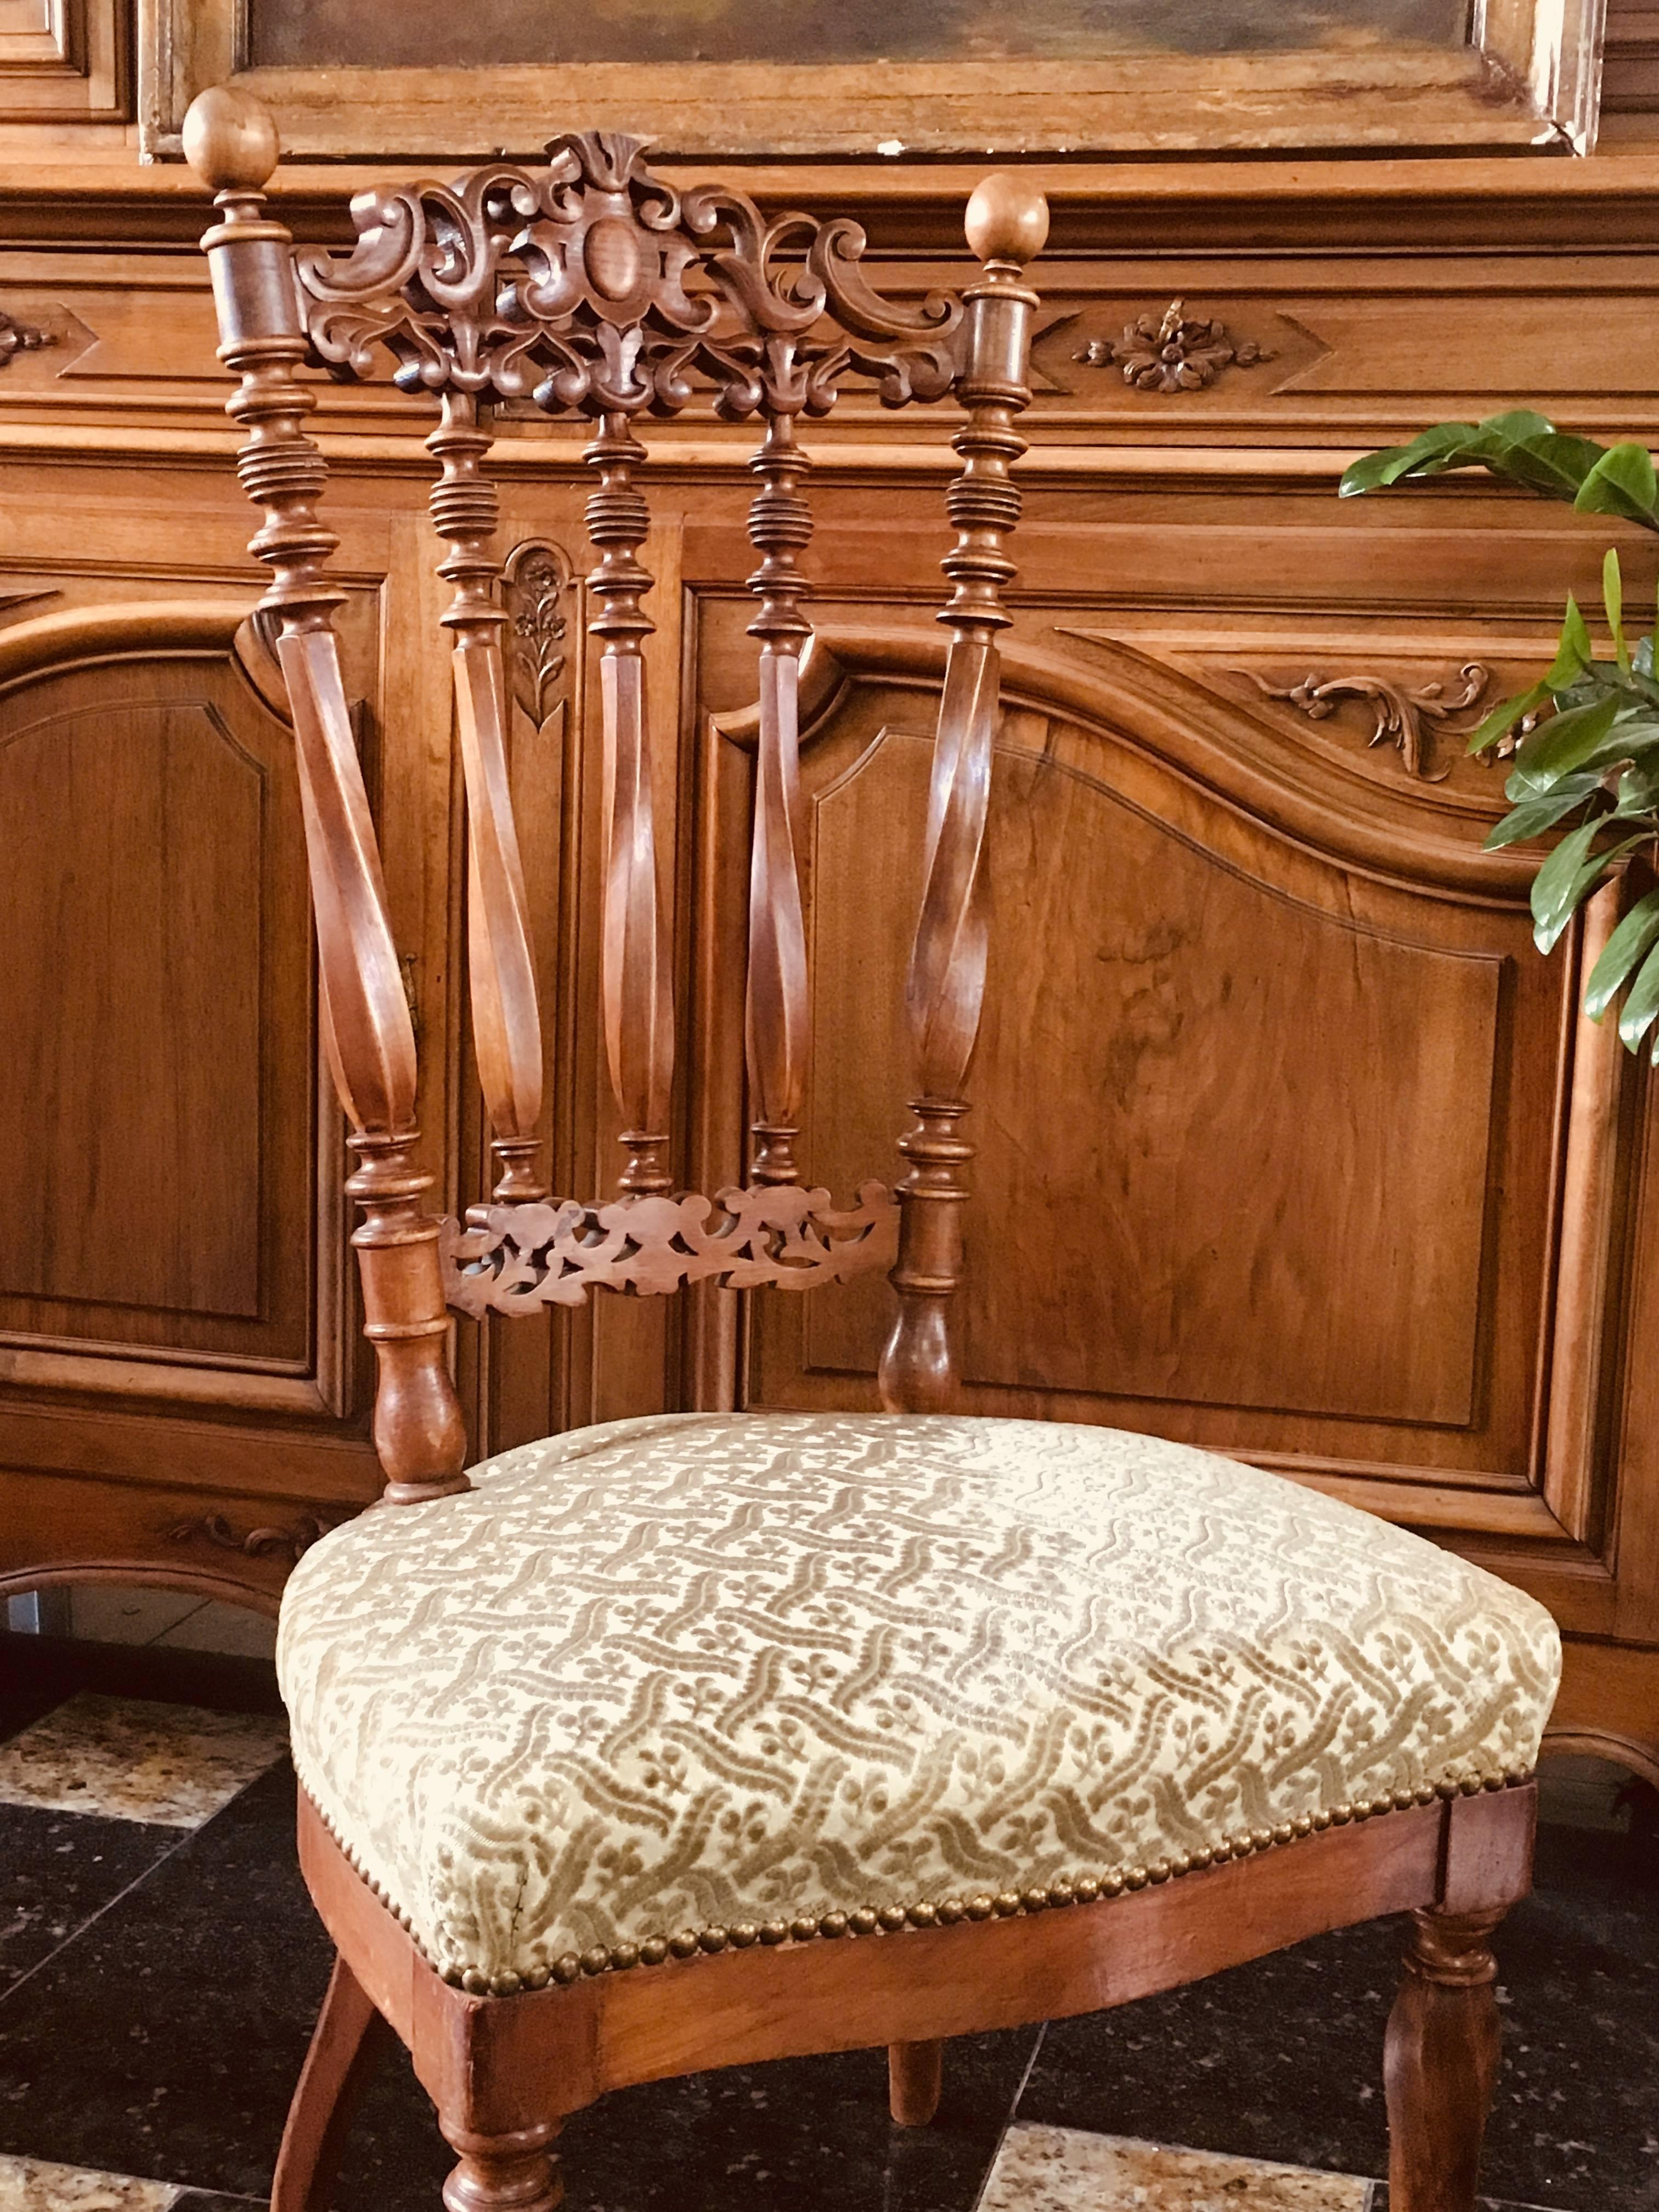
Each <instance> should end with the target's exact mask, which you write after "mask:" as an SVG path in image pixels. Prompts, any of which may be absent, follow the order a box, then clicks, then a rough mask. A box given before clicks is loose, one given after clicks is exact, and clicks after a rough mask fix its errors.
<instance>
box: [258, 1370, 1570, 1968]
mask: <svg viewBox="0 0 1659 2212" xmlns="http://www.w3.org/2000/svg"><path fill="white" fill-rule="evenodd" d="M473 1479H474V1480H475V1482H476V1483H477V1489H476V1491H475V1492H472V1493H471V1495H466V1496H462V1497H459V1498H445V1499H442V1500H441V1501H438V1502H437V1503H435V1504H428V1505H421V1506H412V1507H404V1508H398V1509H396V1510H382V1511H379V1512H374V1513H368V1514H365V1515H364V1516H362V1518H361V1519H359V1520H356V1521H354V1522H350V1523H349V1524H348V1525H347V1526H346V1527H344V1528H339V1529H337V1530H336V1531H335V1532H334V1533H333V1534H331V1535H329V1536H327V1537H325V1539H324V1540H323V1541H322V1542H320V1543H319V1544H317V1545H316V1546H314V1547H313V1549H312V1550H310V1551H309V1552H307V1554H306V1556H305V1558H304V1559H302V1560H301V1563H300V1565H299V1566H298V1568H297V1569H296V1570H295V1574H294V1577H293V1578H292V1580H291V1581H290V1583H289V1587H288V1595H287V1596H286V1598H285V1600H284V1601H283V1619H282V1633H281V1639H280V1644H279V1649H278V1665H279V1668H280V1670H281V1674H282V1682H283V1694H284V1696H285V1698H286V1699H287V1701H288V1705H289V1713H290V1715H291V1717H292V1722H293V1737H294V1752H295V1761H296V1763H297V1765H298V1767H299V1771H300V1775H301V1780H302V1782H303V1784H304V1785H305V1787H306V1789H307V1790H308V1791H309V1793H310V1794H311V1796H312V1797H313V1800H314V1801H315V1802H316V1804H317V1806H318V1808H319V1810H320V1812H321V1813H322V1814H323V1817H324V1819H325V1820H326V1821H327V1822H328V1824H329V1825H330V1826H331V1829H332V1830H333V1832H334V1833H335V1834H336V1836H337V1838H339V1840H340V1841H341V1842H342V1843H343V1845H344V1846H345V1848H346V1849H347V1850H348V1851H349V1854H350V1856H351V1857H352V1858H353V1860H354V1862H355V1863H356V1865H357V1867H358V1869H359V1871H360V1872H361V1873H362V1874H363V1875H365V1876H366V1877H367V1878H368V1880H369V1881H372V1882H373V1883H374V1884H375V1885H376V1887H378V1888H379V1889H380V1892H381V1893H383V1894H384V1895H385V1897H386V1899H387V1900H388V1901H389V1902H390V1903H391V1904H392V1906H393V1907H394V1909H396V1910H397V1911H398V1912H399V1913H400V1915H402V1916H403V1917H404V1918H405V1919H406V1921H407V1923H408V1924H409V1926H410V1929H411V1930H412V1932H413V1934H414V1936H415V1937H416V1941H417V1942H419V1944H420V1946H421V1948H422V1950H423V1951H424V1953H425V1954H426V1955H427V1957H428V1958H429V1959H430V1960H432V1961H433V1963H434V1964H435V1966H438V1967H439V1968H440V1970H441V1971H443V1972H446V1973H447V1974H449V1975H450V1976H451V1978H465V1980H466V1983H467V1985H468V1986H470V1987H474V1988H482V1987H485V1986H493V1987H495V1988H496V1989H499V1990H511V1989H512V1988H514V1987H516V1986H517V1985H518V1983H519V1981H520V1979H523V1980H525V1981H527V1982H529V1983H531V1984H532V1985H538V1984H540V1983H542V1982H544V1981H545V1980H546V1979H547V1978H548V1973H549V1969H550V1967H552V1968H553V1969H554V1970H555V1971H556V1972H559V1971H560V1962H561V1961H562V1962H563V1972H565V1973H568V1972H574V1959H572V1958H570V1957H569V1956H568V1954H580V1953H583V1952H593V1954H594V1956H595V1957H596V1958H597V1960H598V1963H599V1964H600V1965H603V1964H604V1963H605V1960H604V1957H603V1955H602V1954H601V1953H599V1952H597V1951H595V1950H594V1947H606V1948H610V1949H611V1950H613V1951H615V1950H617V1947H623V1948H622V1949H621V1951H620V1954H619V1957H618V1960H617V1962H618V1963H628V1962H629V1960H631V1958H632V1956H633V1952H632V1949H631V1948H630V1947H632V1946H635V1945H639V1946H643V1947H645V1956H646V1957H647V1960H648V1959H652V1958H655V1957H659V1956H661V1955H662V1952H663V1949H664V1944H665V1939H672V1938H675V1937H676V1936H680V1935H681V1931H688V1930H689V1931H703V1932H705V1934H708V1942H709V1947H711V1948H712V1947H713V1946H714V1944H715V1943H716V1942H718V1941H720V1940H721V1939H720V1938H718V1937H715V1936H713V1935H712V1934H709V1931H713V1930H715V1929H728V1930H729V1929H732V1928H734V1927H735V1928H738V1929H739V1934H738V1938H737V1939H736V1940H738V1941H745V1942H746V1941H753V1940H755V1936H754V1929H755V1928H757V1927H763V1924H764V1923H771V1924H770V1925H769V1926H768V1927H764V1932H763V1938H762V1940H768V1941H772V1940H777V1938H778V1936H779V1935H780V1933H781V1932H784V1931H786V1930H787V1927H788V1926H789V1925H792V1924H793V1923H798V1922H799V1923H803V1924H802V1925H801V1927H800V1928H799V1930H798V1932H800V1933H811V1928H810V1926H809V1925H806V1924H805V1923H810V1922H811V1921H812V1920H814V1919H816V1918H817V1917H819V1916H822V1915H823V1914H825V1913H835V1912H844V1913H848V1914H850V1915H854V1916H860V1917H857V1918H856V1920H855V1924H857V1925H861V1926H865V1927H867V1926H869V1925H870V1924H871V1919H870V1916H871V1915H872V1913H875V1914H880V1913H882V1911H883V1910H884V1908H885V1909H886V1911H887V1916H888V1921H889V1924H891V1923H892V1922H893V1920H894V1919H895V1917H896V1915H897V1913H898V1912H899V1911H902V1909H903V1908H906V1907H915V1906H918V1905H920V1906H921V1909H922V1913H923V1917H927V1908H928V1907H929V1906H930V1905H946V1906H947V1907H948V1908H949V1910H948V1912H947V1915H946V1917H957V1915H958V1914H959V1913H960V1911H961V1910H962V1909H963V1905H962V1902H961V1901H963V1900H966V1901H968V1902H969V1903H970V1904H972V1905H974V1907H975V1909H976V1910H984V1909H988V1908H987V1907H986V1905H985V1900H986V1899H988V1898H991V1897H994V1895H995V1894H996V1893H1008V1892H1013V1891H1018V1892H1024V1891H1026V1890H1028V1889H1031V1888H1032V1887H1042V1886H1044V1885H1051V1884H1054V1883H1055V1882H1057V1881H1059V1882H1061V1883H1062V1884H1063V1883H1065V1882H1066V1881H1071V1882H1078V1881H1083V1882H1085V1884H1086V1887H1085V1894H1092V1893H1094V1887H1095V1885H1096V1883H1097V1881H1099V1882H1102V1883H1103V1886H1105V1887H1109V1888H1110V1887H1115V1886H1121V1881H1122V1878H1123V1876H1124V1875H1126V1873H1127V1874H1128V1875H1131V1876H1133V1875H1135V1874H1136V1873H1137V1871H1138V1870H1139V1869H1146V1868H1148V1867H1152V1868H1153V1869H1154V1878H1155V1879H1156V1878H1161V1876H1162V1875H1164V1874H1165V1873H1167V1872H1168V1871H1169V1870H1170V1869H1175V1870H1177V1871H1178V1870H1181V1869H1185V1868H1187V1867H1188V1866H1190V1865H1192V1864H1194V1863H1200V1864H1202V1863H1208V1861H1209V1859H1210V1858H1211V1857H1213V1856H1215V1855H1216V1854H1217V1853H1218V1851H1223V1852H1225V1850H1227V1849H1229V1848H1237V1849H1246V1850H1248V1849H1249V1848H1250V1845H1249V1843H1248V1842H1247V1841H1244V1840H1243V1839H1244V1838H1249V1837H1250V1836H1251V1835H1252V1834H1254V1836H1255V1840H1256V1843H1257V1844H1261V1843H1262V1842H1264V1841H1266V1840H1267V1835H1268V1834H1269V1833H1270V1832H1272V1831H1273V1830H1275V1829H1279V1830H1281V1831H1282V1832H1283V1834H1284V1835H1285V1836H1289V1835H1290V1834H1291V1833H1292V1832H1293V1830H1292V1828H1291V1826H1289V1825H1287V1824H1292V1823H1294V1824H1297V1827H1296V1829H1295V1831H1294V1832H1306V1830H1307V1827H1308V1825H1309V1823H1310V1820H1313V1819H1314V1816H1317V1819H1316V1823H1315V1824H1316V1825H1319V1826H1323V1825H1325V1824H1326V1817H1327V1815H1328V1814H1330V1813H1331V1812H1332V1811H1333V1810H1334V1809H1336V1808H1346V1807H1347V1806H1350V1805H1352V1804H1353V1803H1354V1802H1358V1801H1370V1802H1371V1803H1374V1804H1377V1805H1379V1807H1380V1806H1381V1805H1384V1804H1387V1803H1388V1802H1395V1803H1401V1802H1409V1798H1410V1795H1411V1793H1413V1792H1419V1791H1420V1792H1421V1793H1422V1794H1423V1795H1424V1796H1429V1795H1431V1793H1432V1790H1433V1788H1434V1786H1435V1785H1436V1784H1440V1785H1442V1786H1444V1785H1447V1784H1456V1783H1459V1782H1462V1783H1464V1784H1466V1785H1468V1786H1476V1785H1477V1784H1479V1783H1480V1782H1481V1781H1485V1782H1486V1783H1487V1784H1488V1785H1489V1786H1491V1785H1495V1784H1498V1783H1499V1782H1500V1781H1501V1780H1502V1779H1503V1778H1504V1776H1505V1775H1506V1774H1507V1775H1508V1776H1509V1777H1510V1778H1511V1779H1513V1778H1516V1777H1518V1776H1519V1775H1521V1774H1522V1773H1523V1772H1525V1771H1527V1770H1528V1769H1529V1768H1530V1767H1531V1765H1532V1764H1533V1761H1534V1757H1535V1755H1536V1753H1537V1749H1538V1741H1539V1736H1540V1733H1541V1729H1542V1727H1543V1724H1544V1722H1545V1719H1546V1717H1547V1715H1548V1712H1549V1708H1550V1705H1551V1702H1552V1699H1553V1696H1554V1692H1555V1686H1556V1680H1557V1676H1558V1673H1559V1644H1558V1640H1557V1637H1556V1632H1555V1628H1554V1626H1553V1623H1552V1621H1551V1620H1550V1617H1549V1615H1548V1614H1547V1613H1546V1612H1545V1610H1544V1608H1543V1607H1541V1606H1540V1605H1538V1604H1536V1603H1535V1602H1534V1601H1533V1600H1532V1599H1531V1598H1529V1597H1527V1596H1524V1595H1522V1593H1521V1592H1520V1591H1518V1590H1516V1589H1510V1587H1509V1586H1508V1585H1507V1584H1506V1583H1500V1582H1498V1581H1497V1580H1495V1579H1494V1578H1493V1577H1492V1576H1490V1575H1487V1574H1485V1573H1483V1572H1482V1571H1480V1570H1479V1569H1478V1568H1475V1567H1472V1566H1469V1565H1467V1564H1466V1563H1465V1562H1464V1561H1462V1560H1461V1559H1457V1558H1455V1556H1454V1555H1453V1554H1452V1553H1449V1552H1444V1551H1442V1550H1440V1549H1438V1548H1437V1547H1435V1546H1433V1545H1431V1544H1428V1543H1425V1542H1424V1541H1422V1540H1421V1539H1419V1538H1418V1537H1415V1536H1412V1535H1408V1534H1404V1533H1403V1532H1401V1530H1399V1529H1397V1528H1390V1527H1389V1526H1387V1525H1386V1524H1384V1523H1383V1522H1380V1521H1376V1520H1374V1519H1372V1518H1371V1517H1370V1516H1369V1515H1366V1514H1363V1513H1359V1512H1356V1511H1354V1510H1352V1508H1350V1507H1348V1506H1345V1505H1341V1504H1336V1503H1334V1501H1333V1500H1331V1499H1329V1498H1323V1497H1321V1496H1319V1495H1318V1494H1316V1493H1315V1492H1310V1491H1308V1490H1305V1489H1302V1488H1300V1487H1298V1486H1296V1485H1294V1484H1292V1483H1290V1482H1288V1481H1285V1480H1281V1479H1280V1478H1279V1477H1277V1476H1274V1475H1269V1474H1261V1473H1258V1472H1257V1471H1255V1469H1253V1468H1246V1467H1243V1466H1240V1465H1238V1464H1237V1463H1236V1462H1232V1461H1231V1460H1225V1459H1220V1458H1217V1457H1214V1456H1212V1455H1209V1454H1207V1453H1204V1452H1199V1451H1194V1450H1191V1449H1188V1448H1187V1447H1186V1446H1184V1445H1179V1444H1170V1443H1160V1442H1158V1440H1156V1439H1155V1438H1152V1437H1141V1436H1133V1435H1127V1434H1122V1433H1120V1432H1118V1431H1111V1430H1105V1429H1097V1428H1083V1427H1073V1426H1060V1425H1054V1424H1050V1423H1039V1422H1031V1421H1004V1420H985V1419H969V1418H962V1419H958V1418H955V1417H951V1416H936V1417H915V1418H913V1417H910V1416H906V1415H896V1414H895V1415H883V1414H873V1415H869V1416H859V1415H833V1416H818V1415H807V1414H794V1413H789V1414H762V1415H741V1414H738V1415H732V1414H685V1415H667V1416H660V1417H657V1418H654V1419H643V1420H632V1421H617V1422H612V1423H611V1424H609V1425H606V1426H605V1427H601V1428H592V1429H586V1430H581V1431H576V1432H574V1433H573V1434H569V1435H566V1436H562V1437H550V1438H548V1439H547V1440H546V1441H545V1442H544V1443H536V1444H530V1445H526V1446H525V1447H524V1448H523V1449H520V1450H517V1451H510V1452H507V1453H504V1454H502V1455H501V1457H499V1458H497V1459H495V1460H491V1461H489V1462H487V1463H486V1464H484V1465H483V1466H482V1467H479V1468H475V1469H474V1470H473ZM1339 1817H1342V1818H1346V1817H1347V1814H1346V1810H1345V1811H1343V1812H1342V1813H1341V1814H1340V1815H1339ZM1139 1879H1142V1880H1144V1879H1145V1876H1144V1875H1140V1876H1139ZM1131 1886H1135V1885H1134V1882H1133V1880H1132V1881H1131ZM1004 1909H1009V1908H1007V1907H1005V1908H1004ZM913 1917H914V1915H913ZM745 1923H750V1924H745ZM689 1946H690V1936H684V1937H683V1939H682V1942H681V1943H678V1944H676V1945H675V1946H674V1948H689Z"/></svg>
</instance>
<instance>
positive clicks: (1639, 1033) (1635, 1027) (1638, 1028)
mask: <svg viewBox="0 0 1659 2212" xmlns="http://www.w3.org/2000/svg"><path fill="white" fill-rule="evenodd" d="M1656 1015H1659V949H1656V950H1655V951H1651V952H1650V953H1649V955H1648V957H1647V958H1646V959H1645V960H1644V962H1643V963H1642V972H1641V974H1640V975H1638V977H1637V979H1636V981H1634V982H1633V983H1632V985H1631V987H1630V994H1629V996H1628V997H1627V998H1626V1000H1625V1005H1624V1010H1623V1012H1621V1013H1620V1017H1619V1036H1620V1042H1621V1043H1623V1044H1625V1045H1626V1046H1627V1047H1628V1048H1629V1049H1630V1050H1631V1051H1632V1052H1637V1051H1639V1050H1640V1048H1641V1043H1642V1039H1643V1037H1644V1036H1645V1035H1646V1034H1647V1032H1648V1030H1650V1029H1651V1028H1652V1027H1653V1023H1654V1018H1655V1016H1656Z"/></svg>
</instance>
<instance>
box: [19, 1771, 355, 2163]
mask: <svg viewBox="0 0 1659 2212" xmlns="http://www.w3.org/2000/svg"><path fill="white" fill-rule="evenodd" d="M293 1806H294V1782H293V1776H292V1771H291V1770H289V1768H288V1766H287V1765H286V1762H284V1764H283V1765H282V1766H280V1767H278V1768H275V1769H273V1770H272V1771H271V1772H270V1773H269V1774H268V1775H266V1776H265V1777H264V1778H262V1779H261V1780H260V1781H258V1782H256V1783H254V1784H252V1787H251V1788H249V1789H248V1790H246V1791H244V1792H243V1794H242V1796H240V1797H238V1798H237V1799H235V1800H234V1802H232V1803H231V1804H230V1805H229V1806H228V1807H227V1808H226V1809H225V1810H224V1811H223V1812H222V1813H221V1814H218V1815H216V1818H214V1819H213V1820H210V1821H208V1822H207V1823H206V1825H205V1826H203V1827H201V1828H199V1829H198V1830H197V1831H196V1832H195V1833H194V1834H193V1835H191V1836H189V1837H188V1838H186V1839H185V1842H184V1843H183V1844H180V1846H179V1849H178V1850H175V1851H174V1852H173V1855H172V1856H171V1857H168V1858H167V1859H165V1860H163V1861H162V1862H161V1863H160V1865H158V1866H157V1867H156V1869H155V1872H154V1873H153V1874H151V1875H149V1878H148V1879H147V1880H146V1881H142V1882H140V1883H139V1884H138V1885H137V1887H136V1888H134V1889H132V1890H131V1891H129V1892H128V1893H127V1894H126V1895H125V1897H123V1898H122V1899H120V1900H119V1901H118V1903H117V1904H115V1905H112V1907H111V1909H110V1910H109V1911H107V1912H106V1913H105V1914H104V1915H103V1917H101V1918H100V1919H99V1920H97V1921H95V1922H94V1923H93V1925H92V1926H91V1927H90V1928H88V1929H87V1930H86V1932H85V1933H84V1934H83V1935H82V1936H79V1937H78V1938H77V1939H76V1941H75V1942H72V1943H70V1944H68V1945H66V1946H65V1947H64V1949H63V1950H61V1951H60V1952H58V1954H57V1955H56V1956H55V1957H54V1958H53V1959H52V1960H49V1961H48V1962H47V1963H46V1965H45V1966H42V1967H41V1968H40V1971H39V1972H37V1973H35V1974H33V1976H31V1978H29V1979H28V1980H27V1982H25V1983H24V1984H22V1985H21V1987H20V1988H18V1989H16V1990H14V1991H13V1992H12V1994H11V1995H10V1996H9V1997H6V1998H4V1999H3V2000H0V2150H5V2151H15V2152H26V2153H31V2154H33V2155H35V2156H38V2157H45V2158H52V2159H57V2160H62V2161H64V2162H65V2163H67V2164H70V2165H74V2166H95V2167H99V2168H100V2169H103V2170H105V2171H107V2172H116V2173H133V2174H140V2175H146V2176H151V2177H154V2178H155V2179H161V2180H167V2181H176V2182H185V2183H189V2184H191V2185H193V2186H196V2187H198V2188H204V2189H215V2190H227V2191H232V2192H234V2193H237V2194H243V2195H251V2196H262V2195H264V2193H265V2191H267V2190H268V2188H269V2186H270V2170H271V2165H272V2162H273V2160H274V2158H275V2155H276V2144H277V2142H278V2139H279V2137H280V2136H281V2133H282V2124H283V2112H284V2108H285V2106H286V2105H287V2102H288V2098H289V2093H290V2091H291V2089H292V2087H293V2085H294V2081H295V2078H296V2076H297V2075H298V2073H299V2069H300V2063H301V2058H302V2057H303V2056H304V2052H305V2046H306V2041H307V2036H308V2034H309V2033H310V2027H311V2021H312V2019H313V2015H314V2014H315V2011H316V2008H317V2005H318V2003H319V2001H320V1999H321V1996H322V1991H323V1985H324V1983H325V1980H326V1978H327V1973H328V1966H329V1958H330V1950H329V1945H328V1942H327V1939H326V1937H325V1936H324V1934H323V1932H322V1929H321V1927H320V1925H319V1923H318V1921H317V1919H316V1917H315V1915H314V1914H313V1911H312V1910H311V1907H310V1904H309V1901H308V1900H307V1897H306V1894H305V1891H304V1888H303V1887H302V1885H301V1881H300V1877H299V1873H298V1869H297V1868H296V1865H295V1853H294V1840H293Z"/></svg>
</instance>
